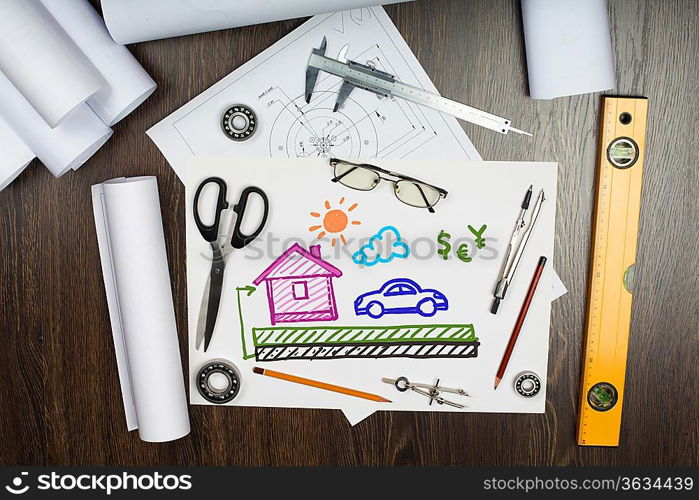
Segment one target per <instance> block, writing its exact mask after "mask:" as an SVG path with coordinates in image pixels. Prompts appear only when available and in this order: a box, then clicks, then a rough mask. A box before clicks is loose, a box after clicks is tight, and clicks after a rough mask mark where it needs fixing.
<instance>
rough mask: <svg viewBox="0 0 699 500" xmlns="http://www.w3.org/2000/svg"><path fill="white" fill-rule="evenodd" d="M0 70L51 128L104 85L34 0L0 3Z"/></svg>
mask: <svg viewBox="0 0 699 500" xmlns="http://www.w3.org/2000/svg"><path fill="white" fill-rule="evenodd" d="M0 71H2V72H3V73H4V74H5V76H7V78H8V79H9V80H10V81H11V82H12V83H13V85H14V86H15V87H16V88H17V90H19V91H20V92H21V93H22V95H23V96H24V98H25V99H26V100H27V101H28V102H29V103H30V104H31V105H32V107H33V108H34V109H35V110H36V111H37V112H38V113H39V115H41V117H42V118H43V119H44V120H45V121H46V123H47V124H48V125H49V126H50V127H52V128H53V127H56V126H57V125H58V124H60V123H61V122H62V121H63V120H64V119H66V117H67V116H68V115H69V114H70V112H71V111H73V110H74V109H76V108H78V107H80V106H81V105H82V104H83V103H84V102H85V101H86V100H87V99H88V98H89V97H90V96H91V95H93V94H94V93H95V92H97V91H98V90H100V89H101V88H102V87H103V86H104V85H105V82H104V79H103V78H102V77H101V75H100V74H99V72H98V71H97V69H96V68H95V67H94V66H93V65H92V63H90V61H89V60H88V58H87V57H86V56H85V54H83V53H82V51H81V50H80V49H79V48H78V46H77V45H76V44H75V42H73V40H71V38H70V37H69V36H68V34H67V33H66V32H65V31H64V30H63V28H62V27H61V26H60V25H59V24H58V23H57V22H56V20H55V19H54V18H53V16H52V15H51V14H50V13H49V12H48V10H46V8H45V7H44V5H43V4H42V3H41V2H40V1H26V0H4V1H3V3H2V15H1V16H0Z"/></svg>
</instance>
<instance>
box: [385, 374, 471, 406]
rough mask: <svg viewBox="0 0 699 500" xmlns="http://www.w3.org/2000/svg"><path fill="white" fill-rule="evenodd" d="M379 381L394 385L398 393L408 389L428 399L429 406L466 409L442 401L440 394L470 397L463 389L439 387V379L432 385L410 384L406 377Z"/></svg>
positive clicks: (450, 402)
mask: <svg viewBox="0 0 699 500" xmlns="http://www.w3.org/2000/svg"><path fill="white" fill-rule="evenodd" d="M381 381H382V382H384V383H386V384H391V385H394V386H395V387H396V389H398V391H399V392H405V391H407V390H408V389H410V390H411V391H413V392H416V393H417V394H420V395H422V396H425V397H427V398H429V400H430V402H429V404H430V405H431V404H432V403H433V402H436V403H437V404H440V405H447V406H453V407H454V408H466V406H464V405H462V404H460V403H455V402H453V401H449V400H447V399H444V398H443V397H442V396H441V393H442V392H448V393H451V394H458V395H459V396H465V397H470V396H469V395H468V394H467V393H466V391H464V390H463V389H451V388H449V387H442V386H440V385H439V379H437V381H436V382H435V383H434V384H421V383H418V382H410V381H409V380H408V379H407V378H406V377H398V378H397V379H392V378H382V379H381Z"/></svg>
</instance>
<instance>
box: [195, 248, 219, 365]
mask: <svg viewBox="0 0 699 500" xmlns="http://www.w3.org/2000/svg"><path fill="white" fill-rule="evenodd" d="M211 247H212V249H213V260H212V262H211V272H210V273H209V279H208V281H207V285H206V289H205V291H204V296H203V301H202V309H201V312H200V314H199V324H198V325H197V349H199V347H200V346H201V342H202V340H203V342H204V352H206V351H207V349H208V348H209V344H210V343H211V337H212V336H213V334H214V327H215V326H216V319H217V318H218V309H219V305H220V304H221V294H222V292H223V275H224V271H225V268H226V262H225V260H224V258H223V254H222V253H221V247H220V246H219V245H218V243H216V242H214V243H212V244H211Z"/></svg>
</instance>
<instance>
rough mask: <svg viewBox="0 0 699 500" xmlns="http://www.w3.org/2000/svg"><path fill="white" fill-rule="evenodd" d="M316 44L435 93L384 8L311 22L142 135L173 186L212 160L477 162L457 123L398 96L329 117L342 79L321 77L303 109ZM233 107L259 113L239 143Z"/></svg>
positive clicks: (363, 100)
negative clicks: (226, 128) (226, 126)
mask: <svg viewBox="0 0 699 500" xmlns="http://www.w3.org/2000/svg"><path fill="white" fill-rule="evenodd" d="M323 37H327V43H328V48H327V52H326V54H327V55H328V56H329V57H337V56H338V53H339V51H340V49H342V47H343V46H344V45H345V44H349V51H348V53H347V57H348V58H349V59H353V60H356V61H358V62H361V63H364V64H369V65H374V66H375V67H376V68H378V69H380V70H382V71H386V72H388V73H391V74H393V75H395V77H396V78H397V79H398V80H400V81H402V82H404V83H408V84H410V85H415V86H418V87H421V88H423V89H425V90H428V91H430V92H437V89H436V88H435V86H434V85H433V84H432V82H431V80H430V78H429V77H428V76H427V74H426V73H425V71H424V70H423V69H422V67H421V66H420V63H419V62H418V61H417V59H416V58H415V56H414V55H413V53H412V52H411V50H410V48H409V47H408V45H407V44H406V43H405V41H404V40H403V38H402V37H401V35H400V33H399V32H398V30H397V29H396V27H395V26H394V25H393V23H392V22H391V20H390V18H389V17H388V15H387V14H386V12H385V11H384V10H383V8H382V7H370V8H363V9H355V10H349V11H343V12H336V13H334V14H324V15H318V16H315V17H313V18H311V19H310V20H309V21H307V22H306V23H304V24H303V25H301V26H300V27H299V28H297V29H296V30H294V31H293V32H291V33H290V34H289V35H287V36H285V37H284V38H282V39H281V40H280V41H278V42H277V43H275V44H274V45H272V46H271V47H269V48H268V49H267V50H265V51H264V52H262V53H261V54H259V55H258V56H256V57H254V58H253V59H251V60H250V61H248V62H247V63H245V64H243V65H242V66H240V67H239V68H238V69H236V70H235V71H233V72H232V73H231V74H230V75H228V76H226V77H225V78H224V79H222V80H221V81H219V82H218V83H216V84H215V85H213V86H212V87H211V88H209V89H208V90H206V91H205V92H203V93H202V94H200V95H199V96H198V97H196V98H195V99H193V100H192V101H190V102H189V103H187V104H186V105H184V106H183V107H182V108H180V109H179V110H177V111H175V112H174V113H172V114H171V115H170V116H168V117H167V118H165V119H164V120H162V121H161V122H159V123H158V124H157V125H155V126H153V127H152V128H151V129H150V130H148V132H147V133H148V135H149V136H150V138H151V139H152V140H153V141H154V142H155V144H156V145H157V146H158V148H160V150H161V152H162V153H163V155H165V157H166V158H167V160H168V162H169V163H170V165H171V166H172V168H173V169H174V170H175V172H176V173H177V175H178V176H179V177H180V179H181V180H184V179H185V177H186V176H185V175H184V169H185V165H186V163H187V161H189V160H191V159H193V158H200V157H214V156H215V157H234V158H245V157H250V158H259V157H290V158H305V157H308V158H328V157H332V156H335V157H338V158H343V159H360V158H361V159H364V160H371V159H375V160H380V159H383V158H396V159H399V158H411V159H428V158H429V159H437V160H438V159H444V160H480V159H481V158H480V155H479V154H478V152H477V151H476V149H475V148H474V146H473V144H471V141H470V140H469V138H468V137H467V136H466V133H465V132H464V131H463V129H462V128H461V126H460V125H459V123H458V121H457V120H456V118H453V117H451V116H447V115H443V114H442V113H439V112H438V111H434V110H432V109H429V108H425V107H421V106H418V105H416V104H412V103H409V102H407V101H404V100H402V99H396V98H381V97H379V96H377V95H375V94H372V93H370V92H365V91H362V90H355V91H354V92H353V93H352V94H351V95H350V98H349V99H348V100H347V102H346V104H345V106H344V107H343V108H341V109H339V110H338V111H337V112H333V106H334V104H335V99H336V98H337V93H338V90H339V88H340V85H341V83H342V80H341V79H340V78H338V77H335V76H332V75H328V74H326V73H321V74H320V76H319V78H318V82H317V84H316V88H315V92H314V93H313V97H312V99H311V102H310V103H309V104H307V103H306V100H305V95H304V92H305V79H306V66H307V63H308V58H309V56H310V54H311V50H312V49H313V48H317V47H319V46H320V44H321V42H322V41H323ZM234 104H244V105H246V106H248V107H250V108H252V110H253V111H254V112H255V113H256V115H257V129H256V130H255V133H254V135H253V136H252V137H251V138H250V139H248V140H246V141H244V142H236V141H233V140H231V139H229V138H228V137H227V136H226V135H225V134H224V133H223V131H222V126H221V118H222V115H223V113H224V112H225V110H226V109H227V108H228V107H229V106H231V105H234Z"/></svg>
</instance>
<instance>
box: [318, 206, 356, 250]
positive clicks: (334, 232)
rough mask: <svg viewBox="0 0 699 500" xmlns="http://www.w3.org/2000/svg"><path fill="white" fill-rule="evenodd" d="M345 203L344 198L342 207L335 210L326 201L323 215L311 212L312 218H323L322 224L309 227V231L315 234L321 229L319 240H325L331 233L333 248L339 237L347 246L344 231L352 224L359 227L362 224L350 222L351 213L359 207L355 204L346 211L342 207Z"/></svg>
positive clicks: (354, 221)
mask: <svg viewBox="0 0 699 500" xmlns="http://www.w3.org/2000/svg"><path fill="white" fill-rule="evenodd" d="M344 203H345V197H344V196H343V197H342V198H340V203H339V205H340V206H339V207H338V208H333V207H332V206H331V205H330V202H329V201H327V200H326V201H325V212H324V213H322V214H321V213H319V212H311V216H312V217H318V218H321V217H322V218H323V220H322V223H321V224H317V225H313V226H311V227H309V228H308V230H309V231H311V232H314V231H318V230H319V229H320V232H318V235H317V236H316V237H317V238H318V239H319V240H320V239H322V238H324V237H325V236H326V235H327V234H328V233H329V234H330V235H331V236H332V239H331V240H330V244H331V245H332V246H335V245H336V244H337V237H339V238H340V241H342V244H343V245H344V244H346V243H347V240H346V239H345V235H344V234H343V231H344V230H345V229H347V226H349V225H350V224H352V225H355V226H357V225H359V224H361V222H360V221H358V220H350V212H351V211H352V210H354V209H355V208H357V206H358V205H357V204H356V203H353V204H352V205H350V206H349V207H348V208H347V209H346V210H345V208H344V207H343V206H342V205H343V204H344ZM336 236H337V237H336Z"/></svg>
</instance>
